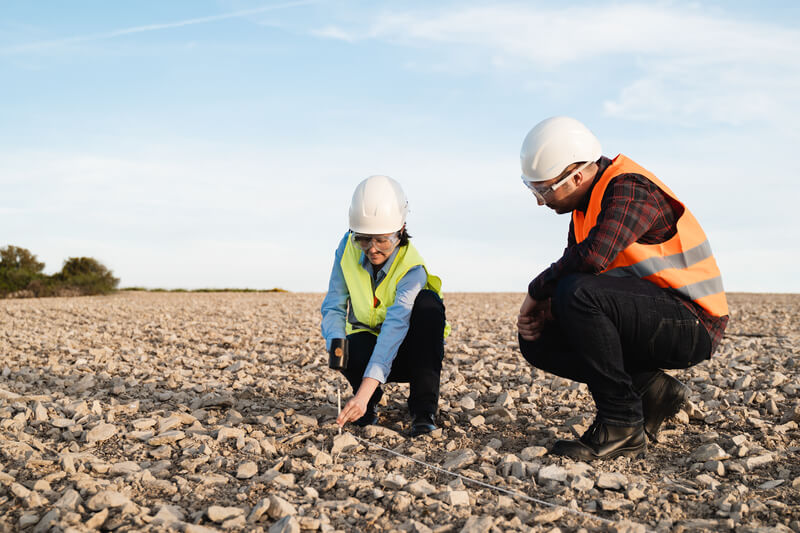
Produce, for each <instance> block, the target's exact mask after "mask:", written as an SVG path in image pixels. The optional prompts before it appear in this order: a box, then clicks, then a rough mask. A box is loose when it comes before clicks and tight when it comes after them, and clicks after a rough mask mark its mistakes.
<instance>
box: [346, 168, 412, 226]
mask: <svg viewBox="0 0 800 533" xmlns="http://www.w3.org/2000/svg"><path fill="white" fill-rule="evenodd" d="M407 214H408V200H407V199H406V195H405V193H404V192H403V188H402V187H400V184H399V183H397V182H396V181H395V180H393V179H392V178H390V177H389V176H370V177H368V178H367V179H365V180H364V181H362V182H361V183H359V184H358V186H357V187H356V190H355V192H353V200H352V201H351V202H350V230H351V231H354V232H355V233H366V234H370V235H381V234H385V233H393V232H395V231H399V230H401V229H402V228H403V224H405V223H406V215H407Z"/></svg>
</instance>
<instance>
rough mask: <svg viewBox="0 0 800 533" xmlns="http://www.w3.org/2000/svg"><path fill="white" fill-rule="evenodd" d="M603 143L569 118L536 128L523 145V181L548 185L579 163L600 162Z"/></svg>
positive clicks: (559, 118) (520, 156)
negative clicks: (568, 167) (572, 165)
mask: <svg viewBox="0 0 800 533" xmlns="http://www.w3.org/2000/svg"><path fill="white" fill-rule="evenodd" d="M601 154H602V150H601V149H600V141H598V140H597V137H595V136H594V134H593V133H592V132H591V131H589V128H587V127H586V126H584V125H583V124H581V123H580V122H578V121H577V120H575V119H574V118H570V117H550V118H548V119H545V120H543V121H541V122H540V123H538V124H537V125H536V126H534V127H533V129H532V130H531V131H529V132H528V135H526V136H525V140H524V141H522V150H520V154H519V161H520V164H521V165H522V179H523V180H524V181H528V182H534V183H535V182H540V181H547V180H551V179H553V178H555V177H556V176H558V175H559V174H561V173H562V172H563V171H564V169H565V168H567V166H569V165H571V164H572V163H577V162H579V161H597V160H598V159H599V158H600V155H601Z"/></svg>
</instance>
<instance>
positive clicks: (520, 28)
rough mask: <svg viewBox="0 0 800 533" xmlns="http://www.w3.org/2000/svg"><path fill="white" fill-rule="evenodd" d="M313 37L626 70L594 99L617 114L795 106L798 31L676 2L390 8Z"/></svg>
mask: <svg viewBox="0 0 800 533" xmlns="http://www.w3.org/2000/svg"><path fill="white" fill-rule="evenodd" d="M612 27H613V28H623V30H622V31H609V30H608V28H612ZM315 35H317V36H319V37H326V38H331V39H338V40H342V41H347V42H359V41H364V40H381V41H385V42H390V43H393V44H396V45H399V46H405V47H408V48H409V49H420V48H422V49H425V50H426V51H427V52H428V53H426V56H425V58H424V59H423V61H425V62H426V63H427V64H428V65H431V64H436V61H437V59H436V56H435V55H434V54H431V53H430V52H436V51H437V48H438V49H440V51H441V52H443V53H444V54H447V55H454V56H455V57H454V58H453V57H451V58H449V60H448V64H449V65H451V66H452V67H454V68H457V67H458V66H459V65H463V66H464V68H471V69H474V68H479V69H485V68H487V66H488V68H491V69H492V70H496V71H506V72H512V71H515V72H521V73H523V75H524V73H525V72H526V71H534V72H539V73H541V72H547V73H549V76H548V77H549V78H551V79H552V80H555V81H557V80H558V79H559V76H560V75H561V74H563V72H564V69H567V68H572V69H574V68H576V65H587V66H589V67H592V66H595V67H596V66H597V65H598V64H599V62H603V61H605V62H608V64H609V65H612V66H614V67H615V68H616V69H617V72H619V70H620V68H622V69H624V71H625V73H624V74H623V75H621V76H617V77H615V78H614V79H612V80H608V82H607V83H606V85H607V87H608V88H609V89H613V90H616V91H617V92H616V96H612V97H611V98H608V99H606V100H605V101H604V102H603V109H604V111H605V113H606V114H607V115H609V116H614V117H620V118H627V119H637V120H657V121H662V122H670V123H679V124H687V125H688V124H692V123H697V121H698V120H699V121H704V122H705V121H711V122H716V123H722V124H733V125H739V124H742V123H745V122H749V121H765V120H766V121H774V122H777V123H781V122H783V121H784V120H785V117H786V115H787V113H786V110H787V109H795V110H800V109H798V108H799V107H800V106H798V99H797V97H796V94H797V92H798V90H800V63H798V62H797V57H800V31H798V30H797V29H795V28H792V27H788V26H781V25H779V24H771V25H770V24H766V23H758V22H751V21H749V20H744V19H737V18H733V17H732V16H731V15H726V14H724V13H718V12H713V13H712V12H710V11H704V10H703V9H700V8H697V7H694V6H692V5H687V4H683V5H681V4H677V3H675V4H663V5H646V4H635V3H626V4H605V5H604V4H591V5H586V6H580V7H567V8H550V7H544V8H543V7H540V6H536V5H533V6H531V5H526V4H514V5H512V4H503V5H493V6H484V7H472V6H467V7H463V8H461V9H457V8H453V7H452V6H451V7H450V8H448V9H440V8H430V9H427V10H416V11H399V10H393V11H384V12H381V13H379V14H376V15H375V16H374V17H372V18H371V19H369V20H368V22H367V23H366V24H363V23H361V24H359V25H353V26H351V27H344V26H342V25H339V26H328V27H326V28H324V29H322V30H318V31H316V32H315ZM459 58H466V60H464V61H461V60H459ZM416 64H419V61H418V62H417V63H416ZM537 79H538V76H537ZM532 90H535V89H532Z"/></svg>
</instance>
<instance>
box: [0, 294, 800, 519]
mask: <svg viewBox="0 0 800 533" xmlns="http://www.w3.org/2000/svg"><path fill="white" fill-rule="evenodd" d="M521 299H522V295H519V294H448V295H446V305H447V312H448V318H449V320H450V322H451V324H452V326H453V333H452V335H451V337H450V339H449V341H448V344H447V348H446V363H445V370H444V373H443V376H442V377H443V387H442V398H441V402H440V407H441V413H440V417H439V421H440V425H441V426H442V428H441V430H438V431H436V432H435V433H434V434H433V435H432V436H426V437H421V438H418V439H413V440H412V439H409V438H407V437H406V436H405V431H407V429H408V418H407V415H406V412H405V407H404V398H405V395H406V394H407V385H390V386H388V387H387V388H386V390H387V392H388V394H387V395H386V398H387V399H386V405H384V406H382V408H381V425H380V426H372V427H369V428H365V429H359V428H349V431H351V432H352V434H351V433H348V431H345V432H344V433H343V434H342V435H341V436H340V435H338V434H337V430H336V426H335V425H334V423H333V420H334V418H335V415H336V391H337V387H340V386H341V387H342V396H343V401H344V400H346V399H347V398H348V397H349V391H347V390H346V389H345V388H344V385H345V381H344V379H343V378H341V377H340V376H339V375H337V374H335V373H334V372H332V371H330V370H329V369H328V368H327V358H326V354H325V351H324V344H323V342H322V340H321V338H320V336H319V313H318V308H319V304H320V302H321V300H322V295H320V294H275V293H272V294H235V293H227V294H157V293H121V294H118V295H115V296H110V297H82V298H49V299H38V300H2V301H0V530H26V531H36V532H43V531H75V532H77V531H87V530H92V529H104V530H116V531H133V530H136V531H141V530H144V531H174V530H181V531H187V532H196V531H211V530H233V531H240V530H247V531H251V530H263V531H270V532H277V531H281V532H298V531H301V530H303V531H306V530H308V531H316V530H320V531H333V530H337V531H412V532H427V531H436V532H446V531H452V532H459V531H466V532H490V531H491V532H498V531H646V530H657V531H725V530H735V531H742V532H749V531H790V530H793V531H800V453H798V452H800V431H799V430H798V423H800V382H799V381H798V376H799V375H800V361H798V351H800V335H799V334H798V328H797V320H798V317H800V295H731V298H730V300H731V307H732V320H731V323H730V326H729V328H728V332H727V335H726V337H725V339H724V340H723V342H722V345H721V348H720V350H719V353H718V354H717V355H716V356H715V357H714V358H713V360H712V361H710V362H707V363H704V364H701V365H699V366H697V367H695V368H692V369H690V370H685V371H679V372H676V375H677V376H679V377H680V378H681V379H682V380H683V381H685V382H686V383H687V384H689V385H690V387H691V390H692V394H691V403H690V404H689V405H688V406H687V408H686V409H685V410H683V411H681V412H680V413H678V415H677V416H676V417H675V418H674V419H672V420H670V421H668V422H667V424H666V425H665V428H664V430H662V432H661V434H660V435H659V442H653V443H650V445H649V449H648V454H647V457H646V459H640V460H631V459H628V458H618V459H614V460H611V461H606V462H600V463H594V464H584V463H577V462H574V461H571V460H566V459H562V458H558V457H551V456H548V455H547V454H546V449H547V447H548V446H549V445H551V444H552V443H553V441H554V440H555V439H557V438H561V437H571V436H574V435H579V434H581V433H582V432H583V431H584V429H585V428H586V427H587V426H588V425H589V423H590V422H591V420H592V416H593V409H592V403H591V399H590V397H589V395H588V393H587V391H586V388H585V386H583V385H579V384H577V383H572V382H569V381H567V380H564V379H560V378H552V377H549V376H546V375H544V374H543V373H541V372H539V371H536V370H532V369H531V367H530V366H529V365H528V364H527V363H526V362H525V361H524V360H523V359H522V357H521V356H520V354H519V351H518V349H517V344H516V340H515V339H516V336H515V335H516V333H515V327H514V322H515V315H516V310H517V309H518V307H519V304H520V302H521ZM374 445H378V446H381V447H383V448H384V449H380V448H377V447H375V446H374ZM387 450H391V451H393V452H394V453H391V452H390V451H387ZM396 454H402V456H400V455H396ZM409 458H413V460H412V459H409ZM416 461H423V462H427V463H430V464H432V465H435V466H437V467H439V468H444V469H447V470H450V471H453V472H456V473H458V474H459V475H460V476H461V477H454V476H451V475H449V474H447V473H444V472H442V471H437V470H433V469H431V468H429V467H426V466H424V465H423V464H420V463H418V462H416ZM472 480H475V481H478V482H480V483H483V484H484V485H480V484H476V483H473V482H472ZM486 484H488V485H492V486H494V487H497V488H498V489H502V491H501V490H495V489H492V488H489V487H487V486H486ZM542 502H548V503H550V504H554V505H555V506H548V505H545V504H543V503H542Z"/></svg>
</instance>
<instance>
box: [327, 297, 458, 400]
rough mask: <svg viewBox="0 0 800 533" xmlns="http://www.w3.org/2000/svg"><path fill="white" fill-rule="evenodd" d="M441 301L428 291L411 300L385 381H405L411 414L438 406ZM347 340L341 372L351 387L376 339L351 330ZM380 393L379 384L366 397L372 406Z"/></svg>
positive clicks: (358, 382) (441, 356) (357, 380)
mask: <svg viewBox="0 0 800 533" xmlns="http://www.w3.org/2000/svg"><path fill="white" fill-rule="evenodd" d="M444 325H445V315H444V303H443V302H442V299H441V298H439V296H438V295H437V294H436V293H435V292H433V291H430V290H422V291H420V293H419V294H418V295H417V298H416V300H414V307H413V308H412V310H411V323H410V326H409V328H408V333H407V334H406V338H405V339H404V340H403V342H402V344H400V349H399V350H398V351H397V357H395V359H394V361H393V362H392V370H391V372H390V373H389V376H388V377H387V379H386V381H387V382H395V383H409V385H410V392H409V395H408V409H409V411H411V413H412V414H417V413H434V414H435V413H436V409H437V407H438V405H439V376H440V374H441V372H442V359H444ZM347 339H348V340H349V345H350V346H349V349H350V351H349V354H350V360H349V362H348V364H347V369H346V370H343V371H342V374H344V376H345V377H346V378H347V381H349V382H350V385H351V386H352V387H353V393H355V392H356V391H357V390H358V387H359V386H360V385H361V379H362V377H363V375H364V371H365V370H366V368H367V364H368V363H369V360H370V358H371V357H372V350H373V349H374V348H375V343H376V342H377V340H378V338H377V337H376V336H375V335H373V334H372V333H369V332H366V331H364V332H361V333H353V334H351V335H348V336H347ZM382 396H383V391H382V390H381V388H380V386H379V387H378V388H377V389H376V390H375V393H374V394H373V395H372V398H370V400H369V404H370V406H373V407H374V406H375V405H376V404H377V403H378V402H379V401H380V399H381V397H382Z"/></svg>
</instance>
